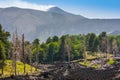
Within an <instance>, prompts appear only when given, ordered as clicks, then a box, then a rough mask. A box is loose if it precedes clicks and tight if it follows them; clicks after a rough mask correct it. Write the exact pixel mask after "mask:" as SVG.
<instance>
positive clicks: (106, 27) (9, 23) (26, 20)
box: [0, 7, 120, 41]
mask: <svg viewBox="0 0 120 80" xmlns="http://www.w3.org/2000/svg"><path fill="white" fill-rule="evenodd" d="M0 24H2V25H3V27H4V29H5V30H8V31H10V32H11V33H12V32H14V30H15V29H16V28H17V30H18V33H19V34H21V33H25V36H26V37H25V38H26V39H27V40H30V41H32V40H33V39H35V38H39V39H40V40H41V41H44V40H46V39H47V38H48V37H49V36H54V35H57V36H61V35H63V34H80V33H89V32H94V33H100V32H102V31H106V32H112V31H116V30H119V29H120V19H88V18H86V17H84V16H81V15H74V14H71V13H68V12H66V11H64V10H62V9H60V8H58V7H52V8H50V9H48V10H47V11H40V10H32V9H22V8H17V7H8V8H0Z"/></svg>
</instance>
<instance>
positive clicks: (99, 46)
mask: <svg viewBox="0 0 120 80" xmlns="http://www.w3.org/2000/svg"><path fill="white" fill-rule="evenodd" d="M13 35H14V37H15V38H14V37H13V39H15V40H13V41H9V40H8V38H9V36H10V33H9V32H7V31H5V30H3V29H2V26H1V25H0V64H1V65H0V71H1V74H4V75H5V76H9V75H11V74H14V72H16V74H20V75H22V74H23V73H24V72H25V73H30V70H31V68H30V67H31V66H30V65H32V64H33V63H35V65H34V66H36V67H37V66H38V64H39V63H51V64H52V63H54V62H57V61H68V62H70V61H73V62H74V60H75V61H77V62H79V63H80V64H82V65H84V66H87V67H89V66H90V67H93V68H98V67H100V64H92V65H91V62H90V61H88V60H89V59H95V58H101V57H102V58H103V57H106V58H108V59H109V58H110V59H109V60H108V62H107V64H109V65H111V64H115V63H116V61H115V60H114V59H111V57H113V58H114V57H116V54H117V53H119V51H120V35H119V36H112V35H107V33H106V32H102V33H100V34H99V35H96V34H95V33H88V34H86V35H84V34H79V35H62V36H61V37H58V36H53V37H49V38H48V39H47V40H46V41H45V42H40V40H39V39H35V40H33V42H32V43H31V42H29V41H24V40H23V41H21V39H19V38H18V36H17V34H13ZM20 42H23V43H24V44H23V43H20ZM21 44H22V45H21ZM21 46H22V47H21ZM23 49H24V50H23ZM20 50H22V51H20ZM16 53H19V56H17V58H18V57H20V58H19V61H21V62H16V61H17V60H16ZM20 53H22V54H20ZM23 53H24V55H23ZM21 57H22V58H21ZM8 59H9V60H8ZM11 60H13V61H14V64H15V63H16V66H14V67H12V61H11ZM79 60H82V61H79ZM22 62H24V63H26V65H24V64H23V63H22ZM28 64H30V65H28ZM25 66H26V68H25ZM25 69H26V71H25ZM34 71H35V68H33V72H34ZM25 73H24V74H25Z"/></svg>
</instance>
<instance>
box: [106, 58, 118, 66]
mask: <svg viewBox="0 0 120 80" xmlns="http://www.w3.org/2000/svg"><path fill="white" fill-rule="evenodd" d="M116 62H117V61H116V60H115V59H113V58H110V59H109V60H108V62H107V64H108V65H113V64H116Z"/></svg>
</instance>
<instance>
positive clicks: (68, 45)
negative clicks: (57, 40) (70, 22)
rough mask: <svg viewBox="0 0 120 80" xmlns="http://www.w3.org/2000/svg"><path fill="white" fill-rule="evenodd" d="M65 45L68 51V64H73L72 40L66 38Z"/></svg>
mask: <svg viewBox="0 0 120 80" xmlns="http://www.w3.org/2000/svg"><path fill="white" fill-rule="evenodd" d="M65 45H66V51H67V56H68V63H70V62H71V59H70V58H71V54H70V53H71V40H70V37H69V36H68V37H66V40H65Z"/></svg>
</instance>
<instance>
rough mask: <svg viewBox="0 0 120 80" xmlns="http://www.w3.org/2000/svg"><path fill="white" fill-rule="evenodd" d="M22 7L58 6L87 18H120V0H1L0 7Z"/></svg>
mask: <svg viewBox="0 0 120 80" xmlns="http://www.w3.org/2000/svg"><path fill="white" fill-rule="evenodd" d="M12 6H16V7H21V8H30V9H37V10H42V11H46V10H48V9H49V8H51V7H54V6H57V7H59V8H61V9H63V10H65V11H67V12H70V13H74V14H77V15H82V16H85V17H87V18H120V0H0V7H1V8H4V7H12Z"/></svg>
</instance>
